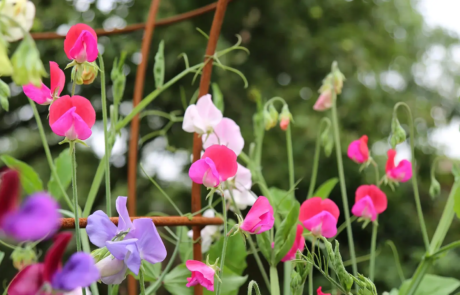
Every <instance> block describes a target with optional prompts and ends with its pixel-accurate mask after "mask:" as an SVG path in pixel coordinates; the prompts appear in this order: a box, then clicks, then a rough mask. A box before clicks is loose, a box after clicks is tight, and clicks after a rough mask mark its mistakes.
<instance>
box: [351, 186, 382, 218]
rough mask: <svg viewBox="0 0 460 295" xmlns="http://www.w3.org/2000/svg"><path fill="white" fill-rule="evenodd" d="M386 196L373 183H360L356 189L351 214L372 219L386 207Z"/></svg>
mask: <svg viewBox="0 0 460 295" xmlns="http://www.w3.org/2000/svg"><path fill="white" fill-rule="evenodd" d="M387 203H388V200H387V196H386V195H385V193H384V192H382V191H381V190H380V189H379V188H378V187H377V186H375V185H361V186H360V187H358V189H357V190H356V197H355V204H354V205H353V208H351V212H352V213H353V215H355V216H358V217H362V218H365V219H368V220H370V221H374V220H375V219H376V218H377V214H381V213H383V211H385V210H386V209H387Z"/></svg>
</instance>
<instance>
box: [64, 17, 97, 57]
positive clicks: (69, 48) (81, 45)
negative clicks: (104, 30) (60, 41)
mask: <svg viewBox="0 0 460 295" xmlns="http://www.w3.org/2000/svg"><path fill="white" fill-rule="evenodd" d="M64 51H65V53H66V55H67V57H68V58H69V59H72V60H75V61H76V62H77V63H80V64H81V63H84V62H93V61H95V60H96V58H97V55H98V54H99V50H98V48H97V34H96V32H95V31H94V30H93V28H91V27H90V26H88V25H86V24H76V25H74V26H72V27H71V28H70V30H69V31H68V32H67V35H66V37H65V40H64Z"/></svg>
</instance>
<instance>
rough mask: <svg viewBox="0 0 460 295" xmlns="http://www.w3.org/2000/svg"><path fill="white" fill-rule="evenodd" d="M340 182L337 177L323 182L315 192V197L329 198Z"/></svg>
mask: <svg viewBox="0 0 460 295" xmlns="http://www.w3.org/2000/svg"><path fill="white" fill-rule="evenodd" d="M338 182H339V179H338V178H337V177H334V178H331V179H329V180H327V181H326V182H324V183H323V184H321V186H320V187H319V188H318V189H317V190H316V192H315V193H314V194H313V196H314V197H321V199H323V200H324V199H327V198H328V197H329V195H330V194H331V192H332V190H333V189H334V187H335V185H336V184H337V183H338Z"/></svg>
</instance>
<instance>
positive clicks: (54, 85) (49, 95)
mask: <svg viewBox="0 0 460 295" xmlns="http://www.w3.org/2000/svg"><path fill="white" fill-rule="evenodd" d="M50 78H51V85H50V87H51V89H50V88H48V87H46V85H45V84H43V83H42V85H41V86H40V87H36V86H34V85H33V84H32V83H29V84H27V85H24V86H22V90H23V91H24V94H25V95H26V96H27V97H28V98H30V99H31V100H33V101H35V102H36V103H38V104H42V105H48V104H51V103H52V102H53V101H54V100H55V99H57V98H59V96H60V95H61V91H62V89H64V83H65V75H64V72H63V71H62V70H61V69H60V68H59V66H58V64H57V63H55V62H54V61H50Z"/></svg>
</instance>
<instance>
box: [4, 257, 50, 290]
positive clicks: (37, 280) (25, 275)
mask: <svg viewBox="0 0 460 295" xmlns="http://www.w3.org/2000/svg"><path fill="white" fill-rule="evenodd" d="M43 269H44V265H43V263H36V264H32V265H29V266H27V267H26V268H24V269H23V270H21V271H20V272H19V273H18V274H16V276H15V277H14V278H13V280H12V281H11V283H10V285H9V287H8V295H31V294H39V291H40V289H41V287H42V286H43V283H44V279H43Z"/></svg>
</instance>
